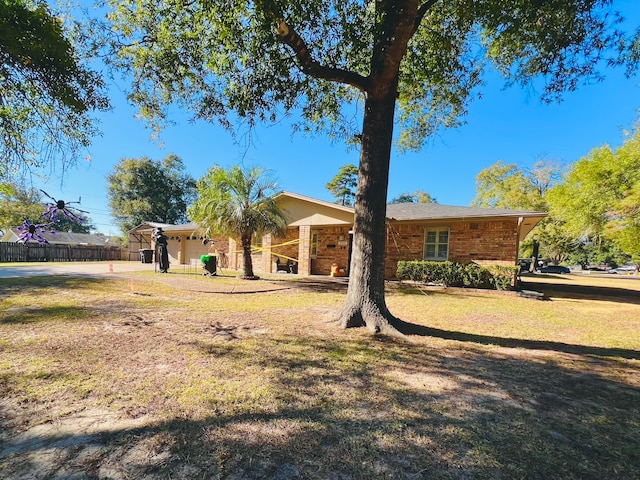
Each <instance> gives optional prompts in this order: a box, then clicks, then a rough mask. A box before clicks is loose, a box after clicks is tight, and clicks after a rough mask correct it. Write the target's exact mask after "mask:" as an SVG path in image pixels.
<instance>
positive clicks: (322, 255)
mask: <svg viewBox="0 0 640 480" xmlns="http://www.w3.org/2000/svg"><path fill="white" fill-rule="evenodd" d="M349 230H350V228H349V227H322V228H314V229H313V231H314V232H315V231H317V232H318V254H317V255H316V257H315V258H312V259H311V274H312V275H331V266H332V265H333V264H334V263H337V264H338V267H339V268H341V269H344V270H345V272H346V271H347V270H348V268H349V265H348V262H349ZM341 236H342V237H341ZM340 238H342V240H340Z"/></svg>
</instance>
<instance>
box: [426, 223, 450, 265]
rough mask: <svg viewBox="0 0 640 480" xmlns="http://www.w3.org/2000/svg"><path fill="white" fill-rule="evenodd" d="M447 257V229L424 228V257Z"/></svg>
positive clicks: (443, 258)
mask: <svg viewBox="0 0 640 480" xmlns="http://www.w3.org/2000/svg"><path fill="white" fill-rule="evenodd" d="M448 258H449V229H448V228H429V227H427V228H425V230H424V259H425V260H436V261H438V260H439V261H445V260H447V259H448Z"/></svg>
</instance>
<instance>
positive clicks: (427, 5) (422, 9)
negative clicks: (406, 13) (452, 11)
mask: <svg viewBox="0 0 640 480" xmlns="http://www.w3.org/2000/svg"><path fill="white" fill-rule="evenodd" d="M437 1H438V0H427V1H426V2H424V3H423V4H422V5H420V8H418V16H417V17H416V22H415V24H414V25H413V33H416V31H417V30H418V28H420V24H421V23H422V19H423V18H424V16H425V15H426V14H427V12H428V11H429V10H430V9H431V7H433V5H434V4H435V3H436V2H437Z"/></svg>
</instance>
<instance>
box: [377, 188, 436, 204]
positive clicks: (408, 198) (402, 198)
mask: <svg viewBox="0 0 640 480" xmlns="http://www.w3.org/2000/svg"><path fill="white" fill-rule="evenodd" d="M389 203H438V201H437V200H436V199H435V198H434V197H432V196H431V195H429V194H428V193H427V192H425V191H424V190H416V191H415V192H413V193H409V192H404V193H402V194H400V195H398V196H397V197H394V198H392V199H391V202H389Z"/></svg>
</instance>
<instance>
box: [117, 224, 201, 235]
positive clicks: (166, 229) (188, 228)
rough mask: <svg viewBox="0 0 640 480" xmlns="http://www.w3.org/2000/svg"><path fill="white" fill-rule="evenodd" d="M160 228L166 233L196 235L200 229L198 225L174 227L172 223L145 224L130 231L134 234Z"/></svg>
mask: <svg viewBox="0 0 640 480" xmlns="http://www.w3.org/2000/svg"><path fill="white" fill-rule="evenodd" d="M158 227H160V228H162V230H163V231H164V232H184V231H192V232H194V233H195V232H197V231H198V230H199V228H200V227H199V226H198V224H197V223H182V224H178V225H173V224H171V223H158V222H145V223H142V224H140V225H138V226H137V227H135V228H133V229H131V230H129V232H133V231H134V230H135V231H138V232H140V231H145V230H147V231H151V230H153V229H154V228H158Z"/></svg>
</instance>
